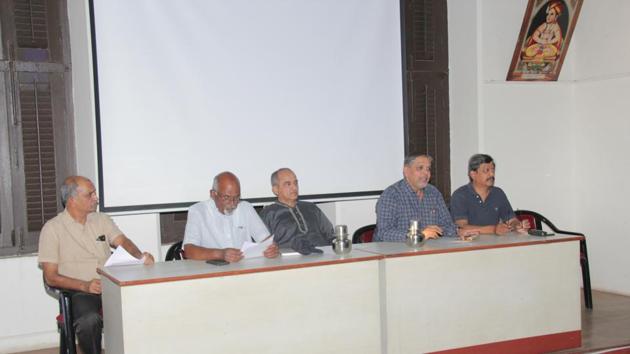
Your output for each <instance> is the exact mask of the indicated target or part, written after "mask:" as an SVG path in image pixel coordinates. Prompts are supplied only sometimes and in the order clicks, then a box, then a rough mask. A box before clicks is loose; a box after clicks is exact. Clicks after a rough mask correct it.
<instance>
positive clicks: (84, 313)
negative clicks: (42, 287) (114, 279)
mask: <svg viewBox="0 0 630 354" xmlns="http://www.w3.org/2000/svg"><path fill="white" fill-rule="evenodd" d="M61 199H62V201H63V203H64V204H65V206H66V209H65V210H64V211H63V212H61V213H60V214H59V215H57V216H56V217H54V218H53V219H51V220H49V221H48V222H46V224H45V225H44V227H43V228H42V231H41V234H40V238H39V258H38V261H39V263H40V265H41V267H42V269H43V271H44V279H45V281H46V283H47V284H48V285H50V286H53V287H57V288H63V289H69V290H72V291H74V294H73V295H72V313H73V316H74V323H73V325H74V328H75V330H76V333H77V338H78V340H79V347H80V348H81V351H82V352H83V353H85V354H88V353H100V352H101V332H102V329H103V319H102V317H101V315H100V312H101V307H102V303H101V296H100V294H101V280H100V278H99V275H98V274H97V273H96V269H97V268H98V267H102V266H103V265H104V264H105V261H106V260H107V258H109V256H110V254H111V250H110V247H114V248H115V247H118V246H122V247H123V248H124V249H125V250H127V252H129V253H130V254H131V255H132V256H134V257H136V258H138V259H143V260H144V264H153V262H154V260H153V256H152V255H151V254H150V253H148V252H144V253H142V252H140V250H139V249H138V247H136V245H135V244H134V243H133V242H132V241H131V240H129V239H128V238H127V237H126V236H125V235H124V234H123V233H122V232H121V231H120V229H118V227H117V226H116V224H115V223H114V222H113V221H112V219H111V218H110V217H109V216H107V215H106V214H102V213H98V212H96V206H97V204H98V196H97V195H96V190H95V188H94V184H93V183H92V182H91V181H90V180H89V179H87V178H85V177H81V176H71V177H68V178H66V180H65V181H64V183H63V185H62V186H61Z"/></svg>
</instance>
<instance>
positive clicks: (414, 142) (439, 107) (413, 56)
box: [402, 0, 451, 201]
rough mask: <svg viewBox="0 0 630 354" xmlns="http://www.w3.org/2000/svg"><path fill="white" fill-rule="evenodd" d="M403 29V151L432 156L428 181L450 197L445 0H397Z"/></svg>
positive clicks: (447, 197)
mask: <svg viewBox="0 0 630 354" xmlns="http://www.w3.org/2000/svg"><path fill="white" fill-rule="evenodd" d="M402 3H403V4H404V6H402V9H403V12H404V13H403V15H402V16H403V19H404V22H405V23H404V28H405V33H403V36H404V38H405V40H404V43H405V58H406V63H405V74H406V82H405V86H406V90H405V91H406V92H405V151H406V153H407V154H412V153H425V154H429V155H431V156H432V157H433V173H432V178H431V183H432V184H433V185H435V186H436V187H437V188H438V189H439V190H440V192H442V194H443V195H444V197H445V199H446V200H447V201H448V199H450V193H451V190H450V189H451V188H450V141H449V139H450V127H449V119H448V115H449V109H448V104H449V100H448V94H449V93H448V40H447V38H448V23H447V13H446V10H447V9H446V0H402Z"/></svg>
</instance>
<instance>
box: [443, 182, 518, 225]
mask: <svg viewBox="0 0 630 354" xmlns="http://www.w3.org/2000/svg"><path fill="white" fill-rule="evenodd" d="M451 214H452V215H453V219H454V220H455V221H457V220H467V221H468V224H470V225H476V226H487V225H496V224H498V223H499V222H506V221H508V220H510V219H512V218H514V217H516V215H515V214H514V210H512V206H511V205H510V202H509V201H508V199H507V196H506V195H505V193H504V192H503V190H501V188H499V187H492V188H490V193H489V194H488V197H487V198H486V200H485V201H483V200H482V199H481V196H479V194H477V192H475V189H474V188H473V185H472V183H468V184H466V185H463V186H461V187H459V188H457V190H456V191H455V192H454V193H453V196H452V197H451Z"/></svg>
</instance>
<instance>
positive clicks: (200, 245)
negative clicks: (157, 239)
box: [182, 172, 278, 263]
mask: <svg viewBox="0 0 630 354" xmlns="http://www.w3.org/2000/svg"><path fill="white" fill-rule="evenodd" d="M210 198H211V199H209V200H205V201H202V202H199V203H197V204H194V205H193V206H191V207H190V209H188V220H187V222H186V231H185V232H184V241H183V243H182V244H183V245H184V254H185V255H186V258H188V259H200V260H224V261H226V262H230V263H234V262H238V261H240V260H241V259H242V258H243V253H242V252H241V250H240V249H241V246H243V243H245V241H250V240H251V239H254V240H255V241H256V242H261V241H264V240H265V239H266V238H267V237H268V236H269V231H267V228H266V227H265V224H264V223H263V222H262V220H260V217H258V214H257V213H256V211H255V210H254V208H253V207H252V205H251V204H249V203H248V202H246V201H241V184H240V182H239V180H238V178H237V177H236V176H235V175H234V174H233V173H231V172H222V173H219V174H218V175H216V177H214V180H213V182H212V189H211V190H210ZM277 255H278V245H277V244H276V243H272V244H271V245H270V246H269V247H267V249H266V250H265V251H264V256H265V257H267V258H274V257H276V256H277Z"/></svg>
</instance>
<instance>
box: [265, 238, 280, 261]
mask: <svg viewBox="0 0 630 354" xmlns="http://www.w3.org/2000/svg"><path fill="white" fill-rule="evenodd" d="M278 254H279V251H278V244H277V243H275V242H274V243H272V244H270V245H269V247H267V249H266V250H265V252H263V255H264V256H265V257H267V258H276V257H278Z"/></svg>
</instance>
